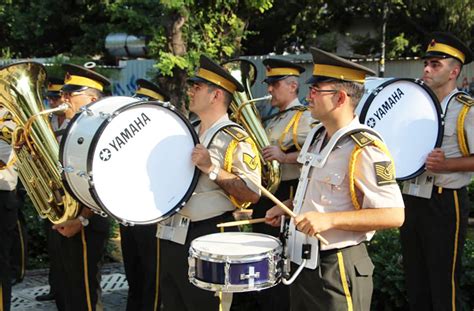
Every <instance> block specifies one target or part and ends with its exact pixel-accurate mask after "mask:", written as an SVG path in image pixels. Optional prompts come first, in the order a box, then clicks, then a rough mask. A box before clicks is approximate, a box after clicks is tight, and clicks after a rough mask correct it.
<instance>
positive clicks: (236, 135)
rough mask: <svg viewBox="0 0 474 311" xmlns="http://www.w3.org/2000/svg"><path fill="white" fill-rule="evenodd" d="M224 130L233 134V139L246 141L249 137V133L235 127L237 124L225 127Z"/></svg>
mask: <svg viewBox="0 0 474 311" xmlns="http://www.w3.org/2000/svg"><path fill="white" fill-rule="evenodd" d="M224 132H226V133H227V134H229V135H230V136H232V138H233V139H235V140H236V141H239V142H240V141H244V140H245V139H247V138H248V137H249V135H247V133H245V132H243V131H242V130H241V129H240V128H238V127H235V126H229V127H226V128H225V129H224Z"/></svg>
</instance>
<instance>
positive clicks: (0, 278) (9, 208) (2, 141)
mask: <svg viewBox="0 0 474 311" xmlns="http://www.w3.org/2000/svg"><path fill="white" fill-rule="evenodd" d="M8 114H9V113H8V110H6V109H5V108H0V310H5V311H9V310H10V300H11V284H12V275H11V274H12V271H11V266H10V261H11V249H12V245H13V243H14V236H15V230H16V229H17V221H18V209H19V208H20V207H21V205H22V203H21V201H20V199H19V198H18V196H17V195H16V191H15V188H16V186H17V183H18V173H17V171H16V168H15V167H14V165H13V162H12V160H13V148H12V146H11V134H12V132H13V129H14V128H15V126H16V125H15V124H14V123H13V122H12V121H11V120H8V117H7V115H8Z"/></svg>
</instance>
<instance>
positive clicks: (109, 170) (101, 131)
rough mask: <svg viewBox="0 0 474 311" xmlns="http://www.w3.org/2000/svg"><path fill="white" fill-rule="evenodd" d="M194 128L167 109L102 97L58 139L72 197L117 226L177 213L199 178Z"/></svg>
mask: <svg viewBox="0 0 474 311" xmlns="http://www.w3.org/2000/svg"><path fill="white" fill-rule="evenodd" d="M197 142H198V137H197V134H196V133H195V131H194V129H193V128H192V126H191V124H190V123H189V122H188V121H187V120H186V119H185V118H184V117H183V116H182V115H181V114H180V113H179V112H178V111H176V109H175V108H174V107H173V106H171V105H169V104H168V103H161V102H146V101H137V99H136V98H131V97H121V96H115V97H107V98H104V99H102V100H100V101H97V102H95V103H93V104H91V105H88V106H87V107H86V108H85V109H84V110H83V111H82V112H80V113H79V114H77V115H76V116H75V117H74V118H73V119H72V120H71V122H70V124H69V126H68V129H67V134H66V136H65V137H64V138H63V139H62V141H61V147H60V155H61V163H62V165H63V168H64V179H65V182H66V183H67V184H68V186H69V188H70V189H71V191H72V193H74V195H75V196H76V197H77V199H78V200H79V201H80V202H82V203H83V204H85V205H86V206H88V207H91V208H92V209H94V210H95V211H96V212H100V213H104V212H105V213H106V214H108V215H110V216H112V217H114V218H115V219H117V220H118V221H119V222H120V223H122V224H150V223H156V222H158V221H161V220H163V219H165V218H167V217H169V216H171V215H172V214H174V213H176V212H177V211H178V210H179V209H180V208H181V207H182V206H183V205H184V204H185V202H186V201H187V200H188V199H189V197H190V196H191V195H192V192H193V191H194V188H195V186H196V184H197V180H198V177H199V173H198V170H197V168H196V167H195V166H194V165H193V163H192V161H191V152H192V149H193V148H194V146H195V145H196V143H197Z"/></svg>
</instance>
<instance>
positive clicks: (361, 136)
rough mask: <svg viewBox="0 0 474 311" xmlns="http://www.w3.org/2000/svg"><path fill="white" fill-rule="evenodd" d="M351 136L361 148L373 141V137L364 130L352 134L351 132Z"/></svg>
mask: <svg viewBox="0 0 474 311" xmlns="http://www.w3.org/2000/svg"><path fill="white" fill-rule="evenodd" d="M351 138H352V139H353V140H354V141H355V142H356V144H357V145H359V147H361V148H363V147H365V146H367V145H370V144H372V143H373V142H374V139H373V138H372V137H370V136H369V135H368V134H367V133H365V132H357V133H354V134H351Z"/></svg>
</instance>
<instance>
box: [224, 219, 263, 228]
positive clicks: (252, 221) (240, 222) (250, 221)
mask: <svg viewBox="0 0 474 311" xmlns="http://www.w3.org/2000/svg"><path fill="white" fill-rule="evenodd" d="M261 222H265V218H255V219H245V220H237V221H229V222H223V223H220V224H217V227H218V228H222V227H233V226H240V225H250V224H258V223H261Z"/></svg>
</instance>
